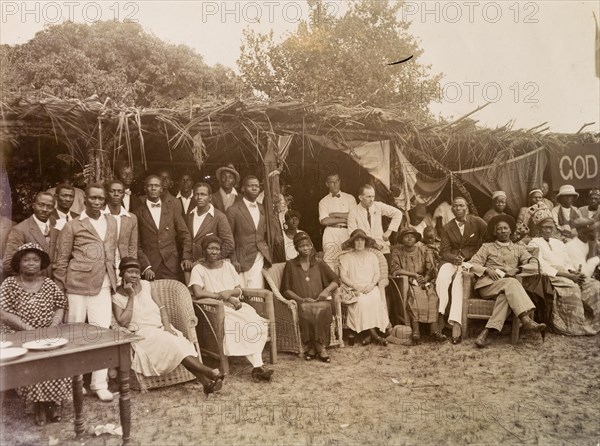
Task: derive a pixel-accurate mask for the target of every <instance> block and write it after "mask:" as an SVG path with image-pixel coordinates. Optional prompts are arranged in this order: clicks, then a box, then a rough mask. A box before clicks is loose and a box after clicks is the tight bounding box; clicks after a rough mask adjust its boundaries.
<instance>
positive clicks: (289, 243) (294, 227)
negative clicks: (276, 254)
mask: <svg viewBox="0 0 600 446" xmlns="http://www.w3.org/2000/svg"><path fill="white" fill-rule="evenodd" d="M299 224H300V212H298V211H295V210H289V211H287V212H286V213H285V223H284V224H283V241H284V243H285V260H292V259H295V258H296V257H297V256H298V251H296V248H295V247H294V236H295V235H296V234H297V233H298V232H302V231H299V230H298V225H299Z"/></svg>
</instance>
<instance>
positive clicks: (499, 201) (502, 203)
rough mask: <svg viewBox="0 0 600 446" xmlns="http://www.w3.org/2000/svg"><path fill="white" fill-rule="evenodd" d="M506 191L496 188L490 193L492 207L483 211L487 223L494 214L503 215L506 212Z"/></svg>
mask: <svg viewBox="0 0 600 446" xmlns="http://www.w3.org/2000/svg"><path fill="white" fill-rule="evenodd" d="M505 209H506V192H504V191H503V190H497V191H496V192H494V193H493V194H492V208H491V209H490V210H489V211H487V212H486V213H485V215H484V216H483V219H484V220H485V222H486V223H487V222H488V221H490V220H491V219H492V218H493V217H495V216H496V215H504V214H506V212H504V210H505Z"/></svg>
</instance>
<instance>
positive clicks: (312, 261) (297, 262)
mask: <svg viewBox="0 0 600 446" xmlns="http://www.w3.org/2000/svg"><path fill="white" fill-rule="evenodd" d="M294 248H295V247H294ZM313 253H314V249H313ZM308 259H309V263H310V266H313V265H315V264H316V263H317V256H316V255H311V256H310V257H309V258H308ZM288 262H292V263H293V264H295V265H296V266H297V267H298V268H302V265H301V264H300V255H298V256H297V257H294V258H293V259H292V260H288Z"/></svg>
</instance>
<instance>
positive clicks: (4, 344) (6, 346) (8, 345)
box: [0, 341, 12, 348]
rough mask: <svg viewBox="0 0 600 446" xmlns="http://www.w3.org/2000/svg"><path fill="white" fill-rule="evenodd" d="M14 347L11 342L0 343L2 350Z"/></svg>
mask: <svg viewBox="0 0 600 446" xmlns="http://www.w3.org/2000/svg"><path fill="white" fill-rule="evenodd" d="M11 345H12V342H10V341H0V348H8V347H10V346H11Z"/></svg>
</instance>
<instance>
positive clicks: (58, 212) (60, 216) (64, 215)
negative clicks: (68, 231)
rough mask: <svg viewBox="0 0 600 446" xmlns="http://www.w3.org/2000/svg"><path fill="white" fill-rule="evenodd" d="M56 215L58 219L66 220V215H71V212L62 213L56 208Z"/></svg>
mask: <svg viewBox="0 0 600 446" xmlns="http://www.w3.org/2000/svg"><path fill="white" fill-rule="evenodd" d="M56 213H57V214H58V218H59V219H60V218H66V217H67V215H68V214H70V213H71V211H67V212H63V211H61V210H60V209H58V208H56Z"/></svg>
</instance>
